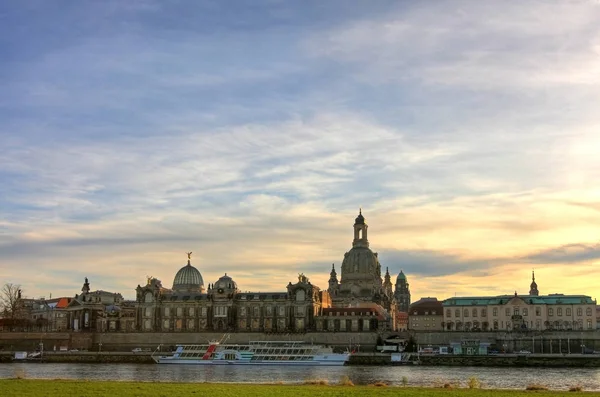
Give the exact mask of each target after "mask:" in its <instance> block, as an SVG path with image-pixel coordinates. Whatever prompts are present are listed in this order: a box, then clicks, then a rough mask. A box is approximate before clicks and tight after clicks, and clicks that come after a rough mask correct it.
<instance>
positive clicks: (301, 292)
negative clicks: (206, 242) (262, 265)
mask: <svg viewBox="0 0 600 397" xmlns="http://www.w3.org/2000/svg"><path fill="white" fill-rule="evenodd" d="M191 254H192V253H191V252H190V253H188V263H187V265H185V266H184V267H182V268H181V269H180V270H179V271H178V272H177V274H176V275H175V278H174V280H173V286H172V288H170V289H169V288H165V287H163V286H162V283H161V281H160V280H158V279H156V278H153V277H148V279H147V282H146V285H144V286H140V285H138V287H137V288H136V296H137V298H136V318H137V324H138V326H137V328H138V330H139V331H145V332H203V331H217V332H219V331H228V332H248V331H250V332H305V331H307V330H313V329H314V328H315V318H316V317H317V316H319V315H321V312H322V309H323V307H327V306H329V304H330V302H329V296H328V295H327V292H326V291H321V290H320V289H319V287H317V286H315V285H313V284H312V283H311V282H310V281H309V279H308V278H307V277H306V276H305V275H303V274H300V275H299V276H298V282H296V283H294V284H292V282H289V283H288V285H287V286H286V288H285V290H284V291H280V292H241V291H240V290H239V289H238V285H237V283H236V282H235V281H234V280H233V279H232V278H231V276H228V275H227V273H225V274H224V275H223V276H222V277H220V278H219V279H218V280H217V281H216V282H214V283H212V284H208V286H207V287H206V288H205V286H204V281H203V278H202V275H201V274H200V272H199V271H198V269H196V268H195V267H194V266H192V264H191Z"/></svg>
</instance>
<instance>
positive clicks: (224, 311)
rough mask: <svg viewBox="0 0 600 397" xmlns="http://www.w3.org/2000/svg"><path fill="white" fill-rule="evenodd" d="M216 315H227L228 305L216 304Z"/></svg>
mask: <svg viewBox="0 0 600 397" xmlns="http://www.w3.org/2000/svg"><path fill="white" fill-rule="evenodd" d="M215 317H227V307H226V306H215Z"/></svg>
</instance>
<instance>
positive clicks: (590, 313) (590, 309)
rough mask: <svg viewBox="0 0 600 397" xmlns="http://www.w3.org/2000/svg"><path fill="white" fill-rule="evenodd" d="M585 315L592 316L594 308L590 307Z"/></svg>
mask: <svg viewBox="0 0 600 397" xmlns="http://www.w3.org/2000/svg"><path fill="white" fill-rule="evenodd" d="M585 315H586V316H591V315H592V308H591V307H588V308H587V309H585ZM588 321H589V320H588Z"/></svg>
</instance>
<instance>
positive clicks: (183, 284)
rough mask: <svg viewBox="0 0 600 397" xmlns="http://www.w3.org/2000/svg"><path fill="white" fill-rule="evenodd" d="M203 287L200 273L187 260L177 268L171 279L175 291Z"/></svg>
mask: <svg viewBox="0 0 600 397" xmlns="http://www.w3.org/2000/svg"><path fill="white" fill-rule="evenodd" d="M203 289H204V280H202V275H201V274H200V272H199V271H198V269H196V268H195V267H194V266H192V265H191V263H190V261H189V260H188V263H187V265H185V266H184V267H182V268H181V269H179V271H178V272H177V274H176V275H175V279H174V280H173V290H175V291H199V292H201V291H202V290H203Z"/></svg>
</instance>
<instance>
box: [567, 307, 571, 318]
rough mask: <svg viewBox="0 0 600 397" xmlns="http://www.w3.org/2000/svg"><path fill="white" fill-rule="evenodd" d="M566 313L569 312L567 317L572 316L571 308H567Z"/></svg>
mask: <svg viewBox="0 0 600 397" xmlns="http://www.w3.org/2000/svg"><path fill="white" fill-rule="evenodd" d="M566 312H567V316H570V315H571V308H570V307H567V310H566Z"/></svg>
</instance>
